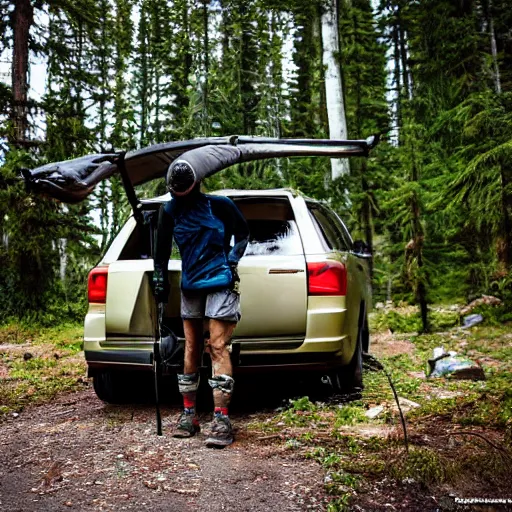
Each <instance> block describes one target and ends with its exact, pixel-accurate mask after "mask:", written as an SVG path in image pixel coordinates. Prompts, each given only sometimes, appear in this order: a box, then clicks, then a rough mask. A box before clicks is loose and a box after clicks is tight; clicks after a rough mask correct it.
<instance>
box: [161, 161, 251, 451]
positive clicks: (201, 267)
mask: <svg viewBox="0 0 512 512" xmlns="http://www.w3.org/2000/svg"><path fill="white" fill-rule="evenodd" d="M167 188H168V190H169V191H170V193H171V196H172V199H171V200H170V201H169V202H167V203H165V204H163V205H162V206H161V208H160V212H159V217H158V229H157V234H156V246H155V258H154V260H155V272H154V277H153V283H154V291H155V295H156V298H157V300H158V301H159V302H167V300H168V295H169V284H168V279H167V265H168V261H169V256H170V253H171V248H172V239H173V237H174V241H175V242H176V245H177V246H178V249H179V251H180V255H181V260H182V278H181V316H182V319H183V329H184V332H185V364H184V371H183V374H179V375H178V386H179V390H180V392H181V394H182V395H183V405H184V410H183V413H182V414H181V416H180V418H179V420H178V423H177V425H176V427H175V429H174V432H173V436H174V437H191V436H193V435H195V434H196V433H197V432H199V430H200V427H199V422H198V420H197V417H196V412H195V410H196V395H197V389H198V386H199V373H198V366H199V362H200V358H201V353H200V350H201V346H202V341H203V340H202V339H203V319H205V318H206V319H209V331H210V341H209V352H210V356H211V361H212V378H211V379H208V383H209V384H210V386H211V387H212V389H213V402H214V407H215V409H214V417H213V422H212V428H211V434H210V436H209V437H208V439H207V440H206V444H207V445H208V446H218V447H223V446H227V445H229V444H231V443H232V442H233V430H232V426H231V422H230V420H229V416H228V406H229V402H230V399H231V394H232V392H233V385H234V380H233V376H232V375H233V370H232V366H231V358H230V353H229V344H230V341H231V336H232V334H233V330H234V328H235V326H236V324H237V322H238V321H239V320H240V295H239V292H238V284H239V281H240V280H239V277H238V272H237V266H238V261H239V260H240V258H241V257H242V256H243V254H244V252H245V249H246V247H247V243H248V240H249V229H248V227H247V223H246V221H245V219H244V217H243V216H242V214H241V213H240V211H239V210H238V208H237V207H236V206H235V204H234V203H233V201H231V200H230V199H228V198H226V197H217V196H210V195H206V194H202V193H201V192H200V189H199V184H198V183H197V182H196V179H195V173H194V170H193V169H192V167H191V165H190V164H189V163H187V162H186V161H177V162H174V163H173V164H171V166H170V167H169V171H168V173H167ZM232 240H234V245H233V247H231V241H232Z"/></svg>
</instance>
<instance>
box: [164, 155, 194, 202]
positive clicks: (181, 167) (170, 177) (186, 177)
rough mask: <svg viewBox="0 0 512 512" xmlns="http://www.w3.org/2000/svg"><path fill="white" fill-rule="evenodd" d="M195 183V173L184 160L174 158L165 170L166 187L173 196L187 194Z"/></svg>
mask: <svg viewBox="0 0 512 512" xmlns="http://www.w3.org/2000/svg"><path fill="white" fill-rule="evenodd" d="M195 184H196V173H195V171H194V169H193V168H192V166H191V165H190V164H189V163H188V162H186V161H185V160H176V161H174V162H173V163H172V164H171V165H170V166H169V170H168V171H167V189H168V190H169V192H170V193H171V194H173V195H175V196H185V195H187V194H188V193H189V192H190V191H191V190H192V189H193V188H194V185H195Z"/></svg>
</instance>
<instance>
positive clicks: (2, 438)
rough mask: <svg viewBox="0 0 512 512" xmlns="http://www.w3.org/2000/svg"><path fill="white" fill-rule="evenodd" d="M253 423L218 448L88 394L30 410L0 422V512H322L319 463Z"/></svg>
mask: <svg viewBox="0 0 512 512" xmlns="http://www.w3.org/2000/svg"><path fill="white" fill-rule="evenodd" d="M178 412H179V409H178V408H177V407H176V408H172V407H171V406H167V407H164V410H163V413H164V416H166V417H168V418H169V419H171V420H174V418H175V417H177V414H178ZM201 419H202V420H203V423H204V424H206V425H207V424H208V420H209V417H208V416H204V417H202V418H201ZM253 419H254V416H253V415H250V414H249V415H247V414H245V415H243V416H237V415H234V416H233V420H234V422H235V423H236V425H237V427H238V428H237V442H236V443H234V444H233V445H232V446H231V447H228V448H226V449H224V450H215V449H209V448H206V447H205V446H204V444H203V442H204V434H202V433H201V434H200V435H198V436H197V437H195V438H193V439H190V440H189V439H184V440H178V439H173V438H172V437H170V435H169V433H168V429H167V433H166V432H165V429H164V435H163V436H162V437H158V436H157V435H156V434H155V420H154V410H153V408H152V407H151V406H112V405H106V404H104V403H102V402H101V401H100V400H98V399H97V398H96V396H95V394H94V392H93V391H92V390H86V391H83V392H78V393H73V394H67V395H64V396H61V397H60V398H58V399H56V400H55V401H53V402H52V403H51V404H47V405H44V406H38V407H30V408H27V409H26V410H24V411H23V412H22V413H21V414H19V416H17V417H11V418H10V419H9V420H8V421H6V422H4V423H3V424H2V429H1V433H0V510H1V511H6V512H7V511H9V512H15V511H20V512H22V511H23V512H28V511H36V510H37V511H61V510H154V511H174V510H175V511H184V512H185V511H192V510H208V511H212V512H214V511H229V510H232V511H243V510H247V511H267V510H280V511H293V510H308V509H312V510H324V509H325V506H326V497H325V493H324V490H323V473H322V471H321V469H320V467H319V465H318V464H317V463H315V462H313V461H307V460H304V459H297V458H295V457H294V455H293V453H289V452H286V450H284V451H283V450H282V449H280V450H276V449H275V447H273V446H272V445H269V444H268V443H266V441H265V439H263V440H261V441H258V439H257V438H256V437H255V436H256V435H257V434H251V433H249V432H247V430H246V426H247V423H248V422H250V421H251V420H253ZM164 426H165V424H164Z"/></svg>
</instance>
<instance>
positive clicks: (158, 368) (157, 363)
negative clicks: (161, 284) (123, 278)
mask: <svg viewBox="0 0 512 512" xmlns="http://www.w3.org/2000/svg"><path fill="white" fill-rule="evenodd" d="M164 309H165V303H163V302H159V303H158V320H157V322H158V329H157V332H156V339H155V343H154V345H153V371H154V374H155V406H156V434H157V435H158V436H161V435H162V416H161V414H160V398H159V393H160V378H161V375H162V356H161V354H160V341H161V339H162V321H163V316H164Z"/></svg>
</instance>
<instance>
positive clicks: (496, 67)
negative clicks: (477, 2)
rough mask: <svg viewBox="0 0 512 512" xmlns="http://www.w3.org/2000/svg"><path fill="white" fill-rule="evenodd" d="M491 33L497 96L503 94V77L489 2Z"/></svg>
mask: <svg viewBox="0 0 512 512" xmlns="http://www.w3.org/2000/svg"><path fill="white" fill-rule="evenodd" d="M489 32H490V33H491V55H492V66H493V68H494V69H493V71H494V90H495V92H496V94H500V93H501V76H500V67H499V64H498V49H497V46H496V33H495V31H494V19H493V17H492V13H491V3H490V2H489Z"/></svg>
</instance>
